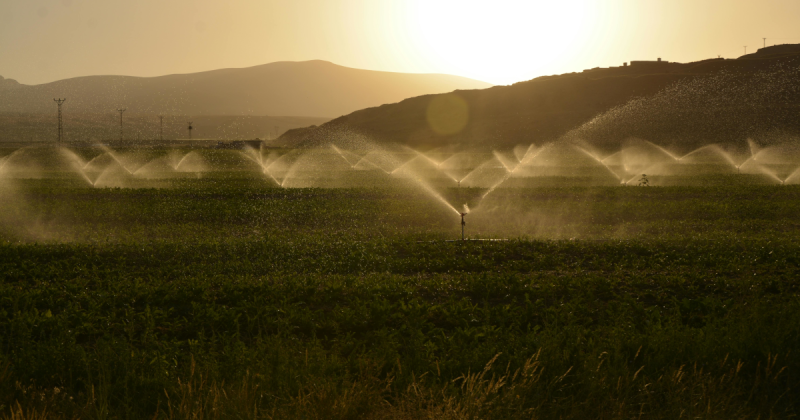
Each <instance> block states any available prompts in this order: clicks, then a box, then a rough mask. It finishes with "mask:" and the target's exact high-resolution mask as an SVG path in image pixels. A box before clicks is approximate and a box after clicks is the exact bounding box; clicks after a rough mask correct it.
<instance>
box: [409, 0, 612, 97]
mask: <svg viewBox="0 0 800 420" xmlns="http://www.w3.org/2000/svg"><path fill="white" fill-rule="evenodd" d="M402 7H403V8H404V12H405V18H406V24H407V30H408V32H409V34H410V37H411V38H412V39H413V43H414V45H415V46H416V47H417V48H418V49H419V51H420V55H421V56H422V57H423V58H424V60H426V61H427V62H428V63H429V65H430V66H432V67H435V68H439V69H442V70H443V71H444V72H451V73H455V74H461V75H464V76H467V77H472V78H476V79H479V80H487V81H492V82H495V83H511V82H514V81H517V80H526V79H530V78H532V77H534V76H535V75H537V74H547V73H549V72H552V71H554V70H555V68H556V67H561V66H562V65H563V64H564V63H565V62H569V61H571V60H572V59H574V58H575V56H577V55H579V54H580V53H581V50H582V46H583V43H584V42H585V39H586V38H587V36H588V35H589V34H590V33H591V32H592V30H593V25H594V24H595V22H596V21H595V20H594V19H593V17H594V16H596V15H597V13H596V12H597V10H596V9H597V6H596V2H593V1H587V0H565V1H558V2H551V1H520V0H498V1H493V2H482V1H459V0H435V1H428V0H414V1H410V2H408V3H407V4H405V5H404V6H402Z"/></svg>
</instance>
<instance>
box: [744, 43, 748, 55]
mask: <svg viewBox="0 0 800 420" xmlns="http://www.w3.org/2000/svg"><path fill="white" fill-rule="evenodd" d="M744 55H747V45H745V46H744Z"/></svg>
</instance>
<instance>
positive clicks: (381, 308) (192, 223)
mask: <svg viewBox="0 0 800 420" xmlns="http://www.w3.org/2000/svg"><path fill="white" fill-rule="evenodd" d="M171 182H172V183H173V185H172V186H171V188H168V189H89V188H85V187H83V186H81V185H80V183H79V181H76V180H69V179H62V180H52V179H51V180H26V181H20V182H18V183H16V184H15V185H14V187H13V188H10V187H9V186H6V187H5V190H3V191H4V192H3V193H0V196H2V198H5V200H2V201H0V214H3V217H2V222H0V238H2V243H0V278H2V282H0V407H1V409H0V412H1V413H2V415H3V416H5V417H7V418H14V419H27V418H63V419H71V418H85V419H110V418H117V419H139V418H148V419H152V418H175V419H177V418H181V419H183V418H210V419H211V418H275V419H284V418H302V419H313V418H326V419H329V418H333V419H355V418H390V419H407V418H408V419H410V418H415V419H416V418H437V419H438V418H445V419H509V418H607V419H623V418H709V419H712V418H720V419H723V418H724V419H730V418H791V417H794V416H796V415H797V414H798V411H799V407H798V401H797V398H796V395H797V391H796V390H797V388H798V386H799V385H800V363H799V362H798V360H800V359H798V358H797V356H796V354H795V353H796V350H797V349H798V348H800V300H798V293H800V280H798V279H800V276H798V274H799V273H798V271H800V270H799V268H798V267H799V266H800V247H798V240H797V233H798V231H800V221H798V219H797V214H798V213H797V209H798V204H800V188H797V187H794V186H785V187H772V186H755V185H735V186H730V185H727V186H726V185H712V186H698V187H663V188H634V187H631V188H623V187H586V188H578V187H558V186H552V187H536V188H523V189H512V190H498V191H497V193H496V194H493V195H492V196H490V198H488V199H487V200H485V201H484V202H483V203H480V205H479V206H476V205H477V204H478V203H477V201H478V200H477V197H479V196H480V194H481V193H482V191H481V190H472V189H460V190H459V189H452V190H448V191H446V192H445V194H446V195H447V197H448V199H450V200H451V201H453V202H457V201H465V202H469V203H470V204H471V207H473V208H476V207H477V210H476V211H474V212H473V213H472V214H470V215H468V216H467V233H468V235H469V236H473V237H475V236H479V237H504V238H508V239H510V240H509V241H505V242H443V241H441V240H442V239H456V238H458V237H460V225H459V222H460V218H458V217H457V216H455V215H454V214H453V213H451V211H450V210H447V209H445V208H443V207H442V206H440V205H438V204H437V202H436V201H435V200H432V199H430V198H429V197H428V196H426V195H425V194H424V193H421V192H418V191H416V190H413V189H404V188H398V189H385V188H361V189H290V190H284V189H277V188H271V187H269V186H266V185H264V184H263V182H258V181H254V180H252V179H248V178H246V177H239V176H234V175H230V176H222V175H218V176H214V177H208V178H205V179H201V180H174V181H171ZM3 194H4V195H3Z"/></svg>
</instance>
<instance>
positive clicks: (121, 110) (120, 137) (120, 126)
mask: <svg viewBox="0 0 800 420" xmlns="http://www.w3.org/2000/svg"><path fill="white" fill-rule="evenodd" d="M125 111H127V109H126V108H120V109H118V110H117V112H119V141H122V113H123V112H125Z"/></svg>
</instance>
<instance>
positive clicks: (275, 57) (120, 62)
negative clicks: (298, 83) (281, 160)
mask: <svg viewBox="0 0 800 420" xmlns="http://www.w3.org/2000/svg"><path fill="white" fill-rule="evenodd" d="M798 22H800V1H798V0H760V1H744V0H557V1H555V0H553V1H540V0H485V1H477V0H226V1H222V0H128V1H122V0H0V75H2V76H4V77H6V78H12V79H16V80H17V81H19V82H20V83H25V84H40V83H47V82H51V81H55V80H60V79H65V78H71V77H77V76H87V75H99V74H119V75H131V76H159V75H164V74H174V73H192V72H198V71H204V70H213V69H218V68H230V67H249V66H254V65H259V64H266V63H270V62H275V61H305V60H314V59H321V60H327V61H331V62H334V63H336V64H340V65H343V66H347V67H355V68H363V69H371V70H383V71H395V72H411V73H446V74H455V75H459V76H465V77H469V78H473V79H478V80H482V81H486V82H490V83H493V84H511V83H515V82H518V81H523V80H530V79H532V78H535V77H538V76H543V75H551V74H561V73H568V72H573V71H578V72H579V71H582V70H583V69H587V68H592V67H608V66H618V65H621V64H622V63H623V62H626V61H631V60H654V59H656V58H658V57H661V58H662V59H664V60H669V61H678V62H690V61H697V60H702V59H706V58H715V57H717V56H722V57H726V58H735V57H738V56H740V55H742V54H743V53H744V47H745V46H747V52H754V51H755V50H756V49H758V48H761V47H762V45H763V43H764V41H763V38H767V39H766V44H767V45H773V44H785V43H800V25H798Z"/></svg>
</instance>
